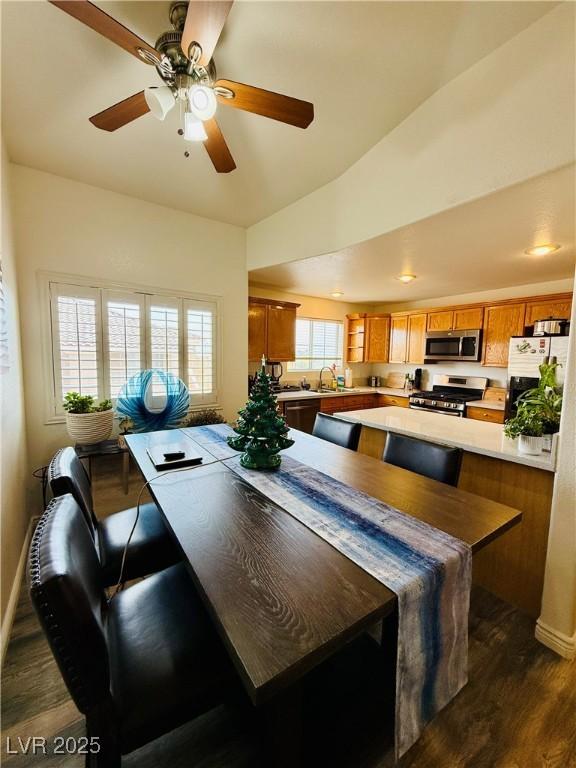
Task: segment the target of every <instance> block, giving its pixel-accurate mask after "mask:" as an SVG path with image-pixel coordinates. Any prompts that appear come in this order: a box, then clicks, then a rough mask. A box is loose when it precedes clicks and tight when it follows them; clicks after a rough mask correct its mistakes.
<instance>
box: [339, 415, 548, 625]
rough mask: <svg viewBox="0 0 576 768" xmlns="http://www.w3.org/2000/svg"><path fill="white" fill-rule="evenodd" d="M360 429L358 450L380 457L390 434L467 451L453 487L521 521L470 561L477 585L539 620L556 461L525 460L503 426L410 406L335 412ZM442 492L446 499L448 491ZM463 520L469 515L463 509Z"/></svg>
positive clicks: (543, 456)
mask: <svg viewBox="0 0 576 768" xmlns="http://www.w3.org/2000/svg"><path fill="white" fill-rule="evenodd" d="M335 415H336V416H337V417H339V418H342V419H344V420H347V421H353V422H357V423H360V424H362V435H361V438H360V445H359V448H358V450H359V451H360V452H361V453H365V454H367V455H369V456H373V457H375V458H382V453H383V450H384V446H385V443H386V436H387V433H388V432H396V433H398V434H402V435H408V436H410V437H416V438H418V439H421V440H429V441H430V442H436V443H442V444H444V445H450V446H454V447H458V448H462V450H463V451H464V456H463V461H462V471H461V473H460V480H459V482H458V487H459V488H461V489H462V490H466V491H470V492H471V493H475V494H477V495H478V496H483V497H485V498H488V499H492V500H494V501H499V502H501V503H503V504H508V505H510V506H515V507H516V508H518V509H520V510H521V511H522V513H523V519H522V522H521V524H520V525H519V526H517V527H516V529H515V530H513V531H509V532H508V533H507V534H506V535H505V536H503V537H502V538H501V539H500V540H499V541H495V542H493V543H491V544H489V545H488V546H487V547H486V548H485V549H484V550H483V551H482V552H479V553H478V555H477V556H476V557H475V558H474V581H475V582H476V583H477V584H480V585H481V586H484V587H485V588H486V589H489V590H490V591H491V592H493V593H494V594H497V595H499V596H500V597H502V598H503V599H504V600H507V601H508V602H510V603H512V604H513V605H516V606H517V607H518V608H520V609H521V610H523V611H524V612H526V613H527V614H529V615H530V616H533V617H537V616H538V614H539V611H540V601H541V597H542V586H543V580H544V563H545V560H546V546H547V541H548V527H549V523H550V507H551V503H552V489H553V483H554V470H555V455H554V453H552V454H541V455H540V456H528V455H525V454H522V453H519V452H518V449H517V448H516V445H515V443H514V442H513V441H510V440H508V439H507V438H505V437H504V434H503V428H502V426H501V425H500V424H491V423H488V422H480V421H476V420H473V419H456V418H450V417H447V416H445V415H442V414H436V413H423V412H420V411H415V410H411V409H408V408H397V407H387V408H370V409H366V410H358V411H349V412H343V413H336V414H335ZM449 492H450V491H449V489H448V488H447V493H449ZM462 514H463V515H466V514H467V510H465V509H463V510H462Z"/></svg>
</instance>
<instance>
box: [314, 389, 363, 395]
mask: <svg viewBox="0 0 576 768" xmlns="http://www.w3.org/2000/svg"><path fill="white" fill-rule="evenodd" d="M308 391H309V392H317V393H318V394H321V395H346V394H347V393H348V392H355V391H356V390H355V389H354V387H350V388H349V389H346V388H344V389H330V388H329V387H322V389H310V390H308Z"/></svg>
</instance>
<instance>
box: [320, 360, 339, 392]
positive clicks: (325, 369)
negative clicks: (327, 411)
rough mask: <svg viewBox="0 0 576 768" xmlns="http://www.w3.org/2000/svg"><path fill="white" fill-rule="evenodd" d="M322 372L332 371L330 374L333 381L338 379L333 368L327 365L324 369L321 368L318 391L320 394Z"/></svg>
mask: <svg viewBox="0 0 576 768" xmlns="http://www.w3.org/2000/svg"><path fill="white" fill-rule="evenodd" d="M322 371H330V373H331V374H332V379H333V380H335V379H336V374H335V373H334V371H333V370H332V368H329V367H328V366H327V365H325V366H324V367H323V368H320V381H319V382H318V391H319V392H321V391H322Z"/></svg>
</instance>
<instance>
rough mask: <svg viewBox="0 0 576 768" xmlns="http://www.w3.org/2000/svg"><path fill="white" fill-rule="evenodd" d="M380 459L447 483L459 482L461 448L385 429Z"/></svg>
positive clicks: (456, 483) (454, 483)
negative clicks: (382, 451) (384, 439)
mask: <svg viewBox="0 0 576 768" xmlns="http://www.w3.org/2000/svg"><path fill="white" fill-rule="evenodd" d="M382 459H383V461H385V462H386V463H388V464H394V465H395V466H396V467H402V468H403V469H409V470H410V471H411V472H416V473H417V474H419V475H424V476H425V477H430V478H432V480H438V481H439V482H441V483H446V484H447V485H454V486H456V485H458V478H459V477H460V467H461V466H462V450H461V449H460V448H450V447H449V446H446V445H437V444H436V443H429V442H426V441H425V440H417V439H416V438H414V437H407V436H406V435H397V434H395V433H394V432H388V435H387V437H386V445H385V446H384V454H383V455H382Z"/></svg>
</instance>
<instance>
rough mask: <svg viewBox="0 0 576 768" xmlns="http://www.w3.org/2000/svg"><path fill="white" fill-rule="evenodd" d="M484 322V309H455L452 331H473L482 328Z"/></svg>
mask: <svg viewBox="0 0 576 768" xmlns="http://www.w3.org/2000/svg"><path fill="white" fill-rule="evenodd" d="M483 322H484V307H470V308H469V309H455V310H454V322H453V324H452V329H453V330H454V331H475V330H477V329H478V328H482V324H483Z"/></svg>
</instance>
